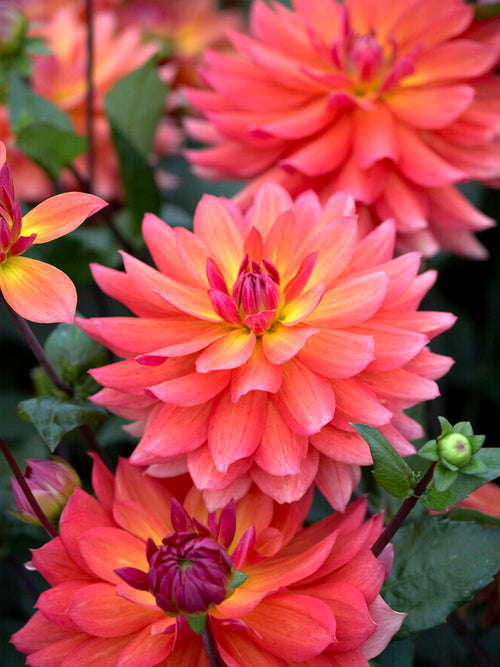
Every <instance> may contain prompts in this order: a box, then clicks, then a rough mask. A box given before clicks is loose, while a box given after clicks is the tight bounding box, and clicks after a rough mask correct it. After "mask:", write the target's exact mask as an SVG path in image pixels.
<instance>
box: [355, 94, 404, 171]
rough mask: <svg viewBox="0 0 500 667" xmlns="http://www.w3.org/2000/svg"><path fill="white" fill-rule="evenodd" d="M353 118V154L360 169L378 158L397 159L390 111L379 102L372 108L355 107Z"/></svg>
mask: <svg viewBox="0 0 500 667" xmlns="http://www.w3.org/2000/svg"><path fill="white" fill-rule="evenodd" d="M354 116H355V120H354V132H353V135H354V137H353V139H354V141H353V143H354V156H355V159H356V162H357V163H358V165H359V166H360V167H361V168H362V169H367V168H368V167H371V166H372V165H373V164H374V163H375V162H377V161H378V160H383V159H384V158H388V159H390V160H392V161H393V162H397V160H398V144H397V140H396V135H395V132H394V122H393V120H392V116H391V113H390V112H389V111H388V110H387V109H386V108H385V106H383V105H381V104H379V105H377V106H376V107H375V108H374V109H373V110H370V111H365V110H364V109H360V108H358V109H356V111H355V113H354Z"/></svg>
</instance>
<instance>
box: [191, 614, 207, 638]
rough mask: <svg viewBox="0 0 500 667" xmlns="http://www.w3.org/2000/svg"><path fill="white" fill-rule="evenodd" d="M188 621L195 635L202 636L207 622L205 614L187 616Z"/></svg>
mask: <svg viewBox="0 0 500 667" xmlns="http://www.w3.org/2000/svg"><path fill="white" fill-rule="evenodd" d="M186 621H187V622H188V623H189V627H190V628H191V630H192V631H193V632H194V633H195V634H197V635H201V633H202V632H203V628H204V627H205V623H206V622H207V615H206V614H203V616H188V615H187V614H186Z"/></svg>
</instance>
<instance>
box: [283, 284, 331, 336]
mask: <svg viewBox="0 0 500 667" xmlns="http://www.w3.org/2000/svg"><path fill="white" fill-rule="evenodd" d="M324 294H325V286H324V285H317V286H316V287H312V288H311V289H310V290H308V291H307V292H303V293H302V294H300V295H299V296H298V297H296V298H295V299H294V300H293V301H290V302H288V303H286V304H285V306H284V307H283V308H282V310H281V321H282V322H283V324H284V325H285V326H287V327H293V326H294V325H296V324H298V323H299V322H302V321H303V320H305V319H306V318H307V317H309V316H310V315H311V314H312V313H314V311H316V310H317V308H318V305H319V304H320V302H321V300H322V299H323V296H324Z"/></svg>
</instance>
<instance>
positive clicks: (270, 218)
mask: <svg viewBox="0 0 500 667" xmlns="http://www.w3.org/2000/svg"><path fill="white" fill-rule="evenodd" d="M292 208H293V201H292V199H291V197H290V195H289V194H288V192H287V191H286V190H285V189H284V188H282V187H281V186H280V185H278V184H277V183H274V182H273V181H267V182H266V183H264V184H263V185H262V187H261V188H259V190H258V191H257V193H256V195H255V198H254V200H253V204H252V208H251V209H250V210H249V212H248V214H247V224H248V226H249V227H255V228H256V229H258V230H259V232H260V233H261V234H262V238H263V239H264V241H265V240H266V237H267V235H268V233H269V231H270V229H271V228H272V226H273V225H274V224H275V222H276V221H277V220H278V218H279V217H280V216H281V215H282V214H283V213H285V212H287V211H290V210H291V209H292ZM265 256H266V257H268V252H267V249H266V251H265ZM269 259H270V261H272V262H274V259H273V258H272V257H270V256H269Z"/></svg>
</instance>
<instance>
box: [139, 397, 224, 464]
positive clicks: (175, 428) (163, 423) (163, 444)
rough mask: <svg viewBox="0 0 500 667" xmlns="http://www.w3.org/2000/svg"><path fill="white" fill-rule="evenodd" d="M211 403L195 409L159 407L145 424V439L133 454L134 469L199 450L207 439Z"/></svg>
mask: <svg viewBox="0 0 500 667" xmlns="http://www.w3.org/2000/svg"><path fill="white" fill-rule="evenodd" d="M211 409H212V404H211V402H208V403H203V404H201V405H199V406H194V407H179V406H176V405H169V404H167V405H160V406H158V407H157V408H155V409H154V410H153V411H152V413H151V415H150V417H149V419H148V421H147V424H146V428H145V430H144V435H143V437H142V439H141V441H140V443H139V444H138V446H137V447H136V449H135V451H134V452H133V454H132V457H131V461H132V463H134V464H135V465H145V464H147V463H151V461H150V459H151V456H152V455H153V456H155V457H159V458H160V459H162V458H163V459H167V458H170V457H173V456H176V455H178V454H184V453H186V452H189V451H191V450H193V449H196V448H197V447H199V446H200V445H201V444H202V443H203V442H205V440H206V439H207V429H208V417H209V414H210V411H211Z"/></svg>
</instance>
